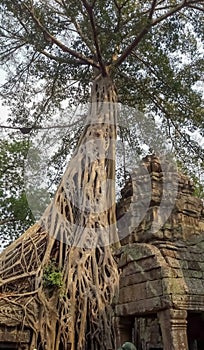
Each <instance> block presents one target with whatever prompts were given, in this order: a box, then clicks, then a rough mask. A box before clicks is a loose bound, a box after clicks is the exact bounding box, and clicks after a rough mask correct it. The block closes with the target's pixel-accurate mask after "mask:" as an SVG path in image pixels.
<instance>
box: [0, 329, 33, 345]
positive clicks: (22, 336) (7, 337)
mask: <svg viewBox="0 0 204 350" xmlns="http://www.w3.org/2000/svg"><path fill="white" fill-rule="evenodd" d="M1 342H11V343H13V342H14V343H29V342H30V331H29V330H24V331H20V330H17V329H16V328H14V327H0V343H1Z"/></svg>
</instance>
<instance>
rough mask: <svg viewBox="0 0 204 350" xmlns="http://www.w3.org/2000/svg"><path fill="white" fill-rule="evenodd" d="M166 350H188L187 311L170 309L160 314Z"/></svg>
mask: <svg viewBox="0 0 204 350" xmlns="http://www.w3.org/2000/svg"><path fill="white" fill-rule="evenodd" d="M157 315H158V319H159V323H160V327H161V332H162V340H163V349H164V350H188V338H187V320H186V318H187V311H185V310H175V309H168V310H164V311H160V312H158V314H157Z"/></svg>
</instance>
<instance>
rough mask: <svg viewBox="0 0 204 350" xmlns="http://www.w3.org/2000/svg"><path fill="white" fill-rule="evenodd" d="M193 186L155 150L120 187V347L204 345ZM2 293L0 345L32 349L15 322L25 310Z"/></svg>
mask: <svg viewBox="0 0 204 350" xmlns="http://www.w3.org/2000/svg"><path fill="white" fill-rule="evenodd" d="M193 193H194V186H193V183H192V181H191V180H190V179H189V178H188V177H187V176H184V175H182V174H179V173H177V171H176V170H175V168H174V167H173V166H172V164H171V162H167V161H164V162H163V163H162V161H160V160H159V159H158V158H157V157H156V156H147V157H146V158H144V159H143V162H142V165H141V166H140V167H139V168H138V169H136V170H135V172H134V173H133V174H132V175H131V179H130V180H129V181H128V182H127V183H126V185H125V187H124V188H123V190H122V192H121V200H120V201H119V203H118V204H117V222H118V233H119V237H120V242H121V248H120V249H119V250H117V251H116V259H117V261H118V268H119V270H120V288H119V296H118V298H116V300H115V305H114V310H115V317H114V322H115V330H116V338H117V346H118V347H119V346H120V345H121V344H123V343H124V342H125V341H131V342H133V343H134V344H135V345H136V347H137V350H156V349H157V350H203V349H204V206H203V202H202V200H200V199H198V198H196V197H195V196H194V195H193ZM28 249H29V247H28ZM4 255H5V254H4V253H2V254H1V256H0V258H1V259H2V260H3V258H4ZM7 255H8V254H7ZM8 259H9V256H8ZM2 281H3V280H2ZM0 286H1V279H0ZM5 298H6V296H5V295H2V294H0V349H4V350H6V349H10V350H14V349H17V350H27V349H30V331H31V330H30V329H27V328H26V327H24V328H22V327H20V328H19V324H20V322H21V323H22V321H23V315H21V314H20V313H19V315H18V314H17V313H15V315H14V313H13V312H12V310H11V308H9V309H8V308H7V306H6V304H5ZM17 311H18V310H17ZM17 311H16V312H17ZM19 312H20V311H19ZM14 316H15V317H14ZM48 350H49V349H48ZM107 350H115V349H107Z"/></svg>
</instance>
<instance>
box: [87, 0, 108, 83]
mask: <svg viewBox="0 0 204 350" xmlns="http://www.w3.org/2000/svg"><path fill="white" fill-rule="evenodd" d="M82 3H83V5H84V7H85V9H86V11H87V13H88V15H89V18H90V22H91V27H92V33H93V39H94V44H95V47H96V54H97V59H98V62H99V65H100V67H101V70H102V74H103V75H104V76H105V75H107V71H106V67H105V64H104V62H103V59H102V55H101V49H100V46H99V42H98V38H97V36H98V34H97V29H96V24H95V18H94V14H93V9H92V7H91V6H90V5H89V3H88V2H87V1H86V0H82Z"/></svg>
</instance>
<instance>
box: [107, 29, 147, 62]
mask: <svg viewBox="0 0 204 350" xmlns="http://www.w3.org/2000/svg"><path fill="white" fill-rule="evenodd" d="M150 27H151V25H147V26H146V27H144V28H143V30H142V31H141V32H140V33H139V34H138V35H137V37H136V38H135V39H134V40H133V42H132V43H131V44H130V45H129V46H128V47H126V49H125V50H124V51H123V53H122V54H121V55H120V57H119V58H118V59H117V60H116V61H115V63H114V64H113V65H114V66H116V67H118V66H120V65H121V63H123V62H124V61H125V60H126V58H127V57H128V56H129V55H130V54H131V52H132V51H133V50H134V49H135V48H136V46H137V45H138V44H139V43H140V41H141V40H142V38H143V37H144V36H145V35H146V34H147V33H148V31H149V28H150Z"/></svg>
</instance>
